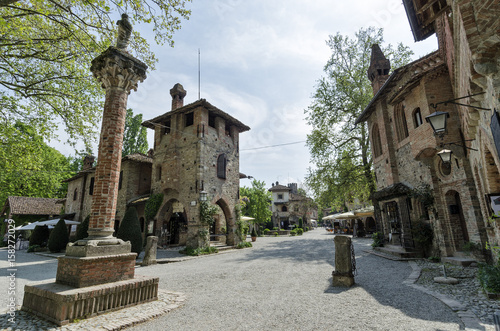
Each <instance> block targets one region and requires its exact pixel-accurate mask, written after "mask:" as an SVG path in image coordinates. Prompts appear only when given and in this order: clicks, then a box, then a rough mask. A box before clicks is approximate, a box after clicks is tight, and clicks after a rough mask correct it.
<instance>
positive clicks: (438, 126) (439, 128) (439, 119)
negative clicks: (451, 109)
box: [425, 111, 450, 136]
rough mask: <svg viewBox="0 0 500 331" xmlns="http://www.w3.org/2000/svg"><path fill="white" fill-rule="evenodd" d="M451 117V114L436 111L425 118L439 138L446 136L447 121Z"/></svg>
mask: <svg viewBox="0 0 500 331" xmlns="http://www.w3.org/2000/svg"><path fill="white" fill-rule="evenodd" d="M448 117H450V114H448V113H447V112H444V111H436V112H434V113H432V114H430V115H429V116H427V117H426V118H425V120H426V121H427V123H429V124H430V125H431V127H432V130H434V134H435V135H438V136H444V134H445V133H446V119H447V118H448Z"/></svg>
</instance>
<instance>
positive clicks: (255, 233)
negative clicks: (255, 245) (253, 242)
mask: <svg viewBox="0 0 500 331" xmlns="http://www.w3.org/2000/svg"><path fill="white" fill-rule="evenodd" d="M250 237H257V231H255V228H253V229H252V234H251V235H250Z"/></svg>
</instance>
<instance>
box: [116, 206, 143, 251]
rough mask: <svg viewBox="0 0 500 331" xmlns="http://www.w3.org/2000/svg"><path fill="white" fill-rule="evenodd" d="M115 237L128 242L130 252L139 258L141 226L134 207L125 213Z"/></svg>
mask: <svg viewBox="0 0 500 331" xmlns="http://www.w3.org/2000/svg"><path fill="white" fill-rule="evenodd" d="M116 237H117V238H120V239H122V240H123V241H130V244H131V245H132V252H134V253H137V256H139V254H140V253H141V251H142V235H141V224H140V222H139V216H138V215H137V210H136V209H135V207H129V208H128V209H127V211H126V212H125V216H123V220H122V221H121V222H120V228H119V229H118V232H117V233H116Z"/></svg>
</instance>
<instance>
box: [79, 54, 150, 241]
mask: <svg viewBox="0 0 500 331" xmlns="http://www.w3.org/2000/svg"><path fill="white" fill-rule="evenodd" d="M146 69H147V66H146V65H145V64H144V63H142V62H140V61H139V60H137V59H135V58H134V57H132V56H130V55H129V54H128V52H126V51H123V50H120V49H118V48H115V47H109V48H108V49H107V50H106V51H105V52H104V53H102V54H101V55H99V56H98V57H97V58H96V59H94V60H93V61H92V66H91V68H90V70H91V71H92V73H93V74H94V77H95V78H96V79H97V80H98V81H99V82H100V83H101V84H102V87H103V88H104V89H106V100H105V103H104V112H103V117H102V128H101V137H100V141H99V154H98V158H97V167H96V173H95V183H94V197H93V199H92V207H91V213H90V222H89V230H88V232H89V239H104V238H110V237H112V234H113V232H114V228H113V227H114V218H115V215H116V202H117V197H118V185H119V179H120V167H121V158H122V146H123V133H124V130H125V115H126V113H127V98H128V94H129V93H130V90H131V89H134V90H135V91H136V90H137V84H138V82H139V81H141V82H142V81H144V79H145V78H146Z"/></svg>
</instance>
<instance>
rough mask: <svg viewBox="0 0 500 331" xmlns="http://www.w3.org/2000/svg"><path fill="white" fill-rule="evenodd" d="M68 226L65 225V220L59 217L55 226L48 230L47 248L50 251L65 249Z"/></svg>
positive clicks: (67, 238)
mask: <svg viewBox="0 0 500 331" xmlns="http://www.w3.org/2000/svg"><path fill="white" fill-rule="evenodd" d="M68 236H69V234H68V228H67V227H66V222H64V220H63V219H60V220H59V222H57V224H56V226H55V227H54V228H53V229H52V231H51V232H50V237H49V244H48V247H49V250H50V251H51V252H52V253H59V252H60V251H62V250H64V249H66V245H67V244H68V241H69V237H68Z"/></svg>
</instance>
